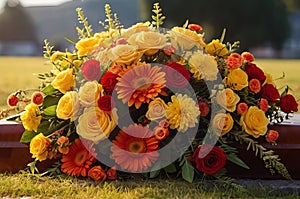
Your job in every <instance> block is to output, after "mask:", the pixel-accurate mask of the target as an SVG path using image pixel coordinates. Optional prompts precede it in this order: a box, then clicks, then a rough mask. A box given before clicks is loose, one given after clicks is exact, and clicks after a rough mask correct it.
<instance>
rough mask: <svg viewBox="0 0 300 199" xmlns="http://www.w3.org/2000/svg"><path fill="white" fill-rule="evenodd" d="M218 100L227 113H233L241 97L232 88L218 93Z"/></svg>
mask: <svg viewBox="0 0 300 199" xmlns="http://www.w3.org/2000/svg"><path fill="white" fill-rule="evenodd" d="M216 100H217V102H218V104H220V105H221V106H222V107H224V108H225V109H226V110H227V111H230V112H233V111H235V109H236V105H237V103H238V102H239V101H240V97H239V96H238V95H237V94H235V92H234V91H233V90H231V89H230V88H226V89H224V90H222V91H219V92H218V93H217V96H216Z"/></svg>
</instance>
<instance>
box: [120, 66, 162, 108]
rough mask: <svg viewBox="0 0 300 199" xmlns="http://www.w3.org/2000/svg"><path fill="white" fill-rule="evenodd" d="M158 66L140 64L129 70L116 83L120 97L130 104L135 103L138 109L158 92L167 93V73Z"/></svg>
mask: <svg viewBox="0 0 300 199" xmlns="http://www.w3.org/2000/svg"><path fill="white" fill-rule="evenodd" d="M160 70H161V68H160V67H158V66H153V67H151V65H150V64H143V65H138V66H135V67H133V68H131V70H128V71H127V72H126V73H125V74H124V75H123V76H122V77H121V78H120V79H119V82H118V83H117V84H116V90H117V93H118V98H119V99H122V101H123V103H126V102H128V106H129V107H130V106H132V105H133V104H134V105H135V107H136V108H137V109H139V108H140V106H141V105H142V103H149V102H150V100H151V99H154V98H155V97H156V96H158V94H165V92H164V90H163V89H164V87H165V83H166V79H165V73H164V72H161V71H160Z"/></svg>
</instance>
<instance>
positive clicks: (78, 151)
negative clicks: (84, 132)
mask: <svg viewBox="0 0 300 199" xmlns="http://www.w3.org/2000/svg"><path fill="white" fill-rule="evenodd" d="M86 147H88V148H89V149H91V150H88V149H87V148H86ZM92 149H93V148H92V146H91V145H90V146H87V145H86V146H85V145H84V144H83V143H82V142H81V140H80V139H76V140H75V142H74V143H73V144H72V145H71V147H70V151H69V153H68V154H66V155H63V157H62V159H61V161H62V165H61V171H62V172H64V173H66V174H67V175H69V176H80V175H81V176H87V174H88V170H89V169H90V165H91V164H92V163H94V162H95V161H96V159H95V157H94V156H93V155H92V154H91V153H90V152H89V151H92Z"/></svg>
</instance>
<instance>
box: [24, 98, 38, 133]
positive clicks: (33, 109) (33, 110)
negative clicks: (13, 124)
mask: <svg viewBox="0 0 300 199" xmlns="http://www.w3.org/2000/svg"><path fill="white" fill-rule="evenodd" d="M41 119H42V116H41V112H40V109H39V107H38V106H37V105H35V104H33V103H31V104H28V105H27V106H26V107H25V112H24V113H23V114H22V115H21V120H22V124H23V126H24V128H25V129H26V130H28V131H35V132H37V128H38V126H39V125H40V122H41Z"/></svg>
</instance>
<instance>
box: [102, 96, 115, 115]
mask: <svg viewBox="0 0 300 199" xmlns="http://www.w3.org/2000/svg"><path fill="white" fill-rule="evenodd" d="M114 106H115V103H114V100H113V98H112V97H111V96H110V95H104V96H102V97H100V99H99V100H98V107H99V108H100V109H101V110H103V111H111V109H112V108H113V107H114Z"/></svg>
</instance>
